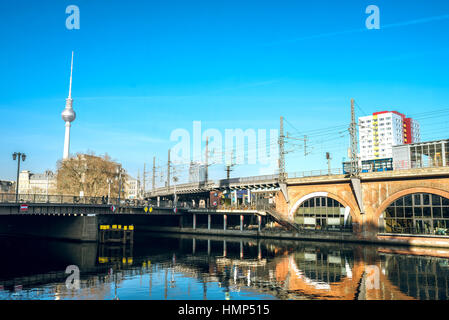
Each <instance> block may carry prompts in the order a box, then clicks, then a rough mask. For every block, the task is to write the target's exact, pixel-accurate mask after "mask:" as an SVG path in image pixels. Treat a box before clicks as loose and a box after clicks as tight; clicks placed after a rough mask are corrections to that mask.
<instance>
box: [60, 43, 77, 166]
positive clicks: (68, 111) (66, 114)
mask: <svg viewBox="0 0 449 320" xmlns="http://www.w3.org/2000/svg"><path fill="white" fill-rule="evenodd" d="M72 74H73V51H72V63H71V67H70V87H69V96H68V98H67V99H66V100H65V109H64V111H62V113H61V116H62V120H64V121H65V137H64V153H63V155H62V159H63V160H65V159H67V158H68V157H69V149H70V126H71V122H72V121H73V120H75V118H76V113H75V111H73V100H72Z"/></svg>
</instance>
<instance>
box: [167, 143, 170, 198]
mask: <svg viewBox="0 0 449 320" xmlns="http://www.w3.org/2000/svg"><path fill="white" fill-rule="evenodd" d="M170 166H171V164H170V149H168V161H167V191H168V189H170Z"/></svg>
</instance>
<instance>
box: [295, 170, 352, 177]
mask: <svg viewBox="0 0 449 320" xmlns="http://www.w3.org/2000/svg"><path fill="white" fill-rule="evenodd" d="M341 174H344V171H343V168H335V169H330V170H329V169H323V170H310V171H301V172H289V173H288V174H287V176H288V178H290V179H291V178H306V177H318V176H333V175H341Z"/></svg>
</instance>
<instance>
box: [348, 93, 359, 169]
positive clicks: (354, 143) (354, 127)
mask: <svg viewBox="0 0 449 320" xmlns="http://www.w3.org/2000/svg"><path fill="white" fill-rule="evenodd" d="M349 133H350V135H351V168H350V175H351V177H359V173H360V168H359V162H358V159H357V150H358V146H357V123H356V121H355V111H354V99H351V125H350V126H349Z"/></svg>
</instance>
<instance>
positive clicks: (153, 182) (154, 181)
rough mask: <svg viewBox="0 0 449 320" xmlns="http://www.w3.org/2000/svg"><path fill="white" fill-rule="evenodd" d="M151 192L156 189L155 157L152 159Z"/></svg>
mask: <svg viewBox="0 0 449 320" xmlns="http://www.w3.org/2000/svg"><path fill="white" fill-rule="evenodd" d="M152 188H153V192H154V189H155V188H156V157H153V181H152Z"/></svg>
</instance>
